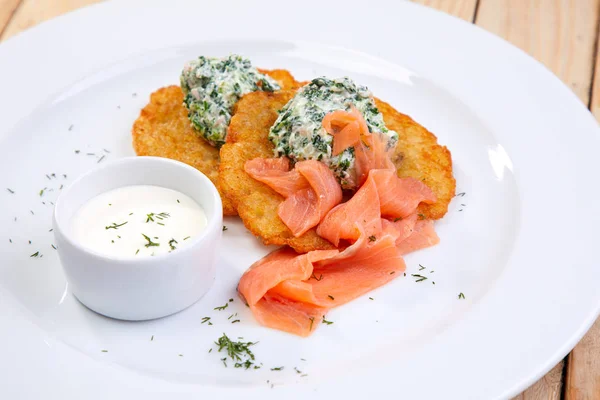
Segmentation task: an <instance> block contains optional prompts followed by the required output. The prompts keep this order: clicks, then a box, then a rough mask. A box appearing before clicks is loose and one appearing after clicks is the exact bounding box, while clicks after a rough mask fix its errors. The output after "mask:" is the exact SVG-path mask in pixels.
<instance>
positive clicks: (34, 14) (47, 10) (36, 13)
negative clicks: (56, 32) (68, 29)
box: [0, 0, 100, 40]
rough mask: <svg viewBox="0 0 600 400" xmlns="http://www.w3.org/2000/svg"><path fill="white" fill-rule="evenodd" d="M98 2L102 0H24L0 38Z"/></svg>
mask: <svg viewBox="0 0 600 400" xmlns="http://www.w3.org/2000/svg"><path fill="white" fill-rule="evenodd" d="M2 1H5V0H2ZM98 2H100V0H22V3H21V5H20V6H19V8H18V9H17V11H16V12H15V14H14V16H13V18H12V19H11V20H10V22H9V23H8V25H7V26H6V29H5V30H4V32H2V35H0V40H4V39H7V38H9V37H11V36H13V35H15V34H17V33H19V32H21V31H24V30H25V29H27V28H31V27H32V26H35V25H37V24H39V23H41V22H44V21H46V20H48V19H50V18H54V17H57V16H59V15H61V14H64V13H66V12H69V11H72V10H75V9H77V8H80V7H83V6H86V5H89V4H94V3H98Z"/></svg>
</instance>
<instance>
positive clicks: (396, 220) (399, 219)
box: [394, 217, 402, 222]
mask: <svg viewBox="0 0 600 400" xmlns="http://www.w3.org/2000/svg"><path fill="white" fill-rule="evenodd" d="M398 221H402V218H401V217H397V218H394V222H398Z"/></svg>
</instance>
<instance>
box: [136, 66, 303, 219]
mask: <svg viewBox="0 0 600 400" xmlns="http://www.w3.org/2000/svg"><path fill="white" fill-rule="evenodd" d="M260 71H261V72H262V73H264V74H267V75H269V76H271V77H272V78H273V79H275V80H276V81H277V82H278V83H279V84H280V85H281V87H282V88H286V89H290V88H293V87H297V86H298V82H296V80H295V79H294V77H293V76H292V75H291V74H290V73H289V72H288V71H286V70H272V71H269V70H260ZM132 135H133V148H134V150H135V152H136V154H137V155H138V156H157V157H165V158H170V159H173V160H178V161H181V162H184V163H186V164H188V165H191V166H192V167H194V168H196V169H198V170H199V171H201V172H202V173H204V174H205V175H206V176H208V178H210V180H211V181H213V183H215V185H216V186H217V188H218V189H219V193H221V199H222V201H223V214H224V215H236V214H237V213H236V211H235V208H234V207H233V206H232V204H231V202H230V201H229V199H228V198H227V197H226V196H224V195H223V191H222V190H221V189H220V188H219V185H218V179H217V177H218V175H219V150H218V149H216V148H214V147H212V146H211V145H209V144H208V143H207V142H205V141H204V140H203V139H201V138H200V137H198V135H197V134H196V132H195V130H194V128H192V127H191V125H190V121H189V119H188V113H187V110H186V108H185V107H184V105H183V93H182V91H181V88H180V87H179V86H168V87H164V88H161V89H158V90H157V91H156V92H154V93H152V94H151V95H150V103H148V105H146V107H144V108H143V109H142V111H141V112H140V116H139V117H138V119H137V120H136V121H135V123H134V124H133V128H132Z"/></svg>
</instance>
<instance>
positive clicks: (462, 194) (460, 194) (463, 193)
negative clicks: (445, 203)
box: [454, 192, 466, 197]
mask: <svg viewBox="0 0 600 400" xmlns="http://www.w3.org/2000/svg"><path fill="white" fill-rule="evenodd" d="M465 194H466V193H465V192H461V193H459V194H457V195H456V196H454V197H464V195H465Z"/></svg>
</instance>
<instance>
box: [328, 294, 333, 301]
mask: <svg viewBox="0 0 600 400" xmlns="http://www.w3.org/2000/svg"><path fill="white" fill-rule="evenodd" d="M327 297H329V298H330V299H331V300H335V298H334V297H333V296H332V295H330V294H328V295H327Z"/></svg>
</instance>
